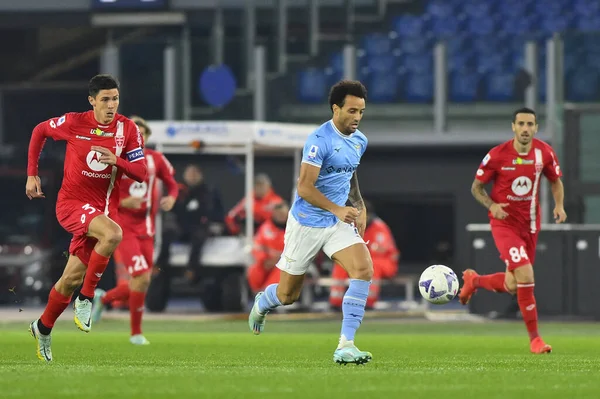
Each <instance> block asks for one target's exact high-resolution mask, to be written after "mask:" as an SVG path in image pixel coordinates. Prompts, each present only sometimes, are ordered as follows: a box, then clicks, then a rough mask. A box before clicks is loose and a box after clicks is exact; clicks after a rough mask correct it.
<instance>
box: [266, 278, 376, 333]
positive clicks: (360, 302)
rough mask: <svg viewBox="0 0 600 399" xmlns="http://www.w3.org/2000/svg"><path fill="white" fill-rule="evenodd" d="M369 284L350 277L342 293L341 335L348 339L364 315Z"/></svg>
mask: <svg viewBox="0 0 600 399" xmlns="http://www.w3.org/2000/svg"><path fill="white" fill-rule="evenodd" d="M370 285H371V282H370V281H364V280H356V279H352V280H350V285H349V286H348V291H346V294H345V295H344V300H343V302H342V313H343V315H344V318H343V319H342V335H343V336H344V337H345V338H346V339H347V340H348V341H354V335H355V334H356V330H358V327H360V323H361V322H362V319H363V316H364V315H365V306H366V305H367V296H368V295H369V286H370ZM261 299H262V298H261Z"/></svg>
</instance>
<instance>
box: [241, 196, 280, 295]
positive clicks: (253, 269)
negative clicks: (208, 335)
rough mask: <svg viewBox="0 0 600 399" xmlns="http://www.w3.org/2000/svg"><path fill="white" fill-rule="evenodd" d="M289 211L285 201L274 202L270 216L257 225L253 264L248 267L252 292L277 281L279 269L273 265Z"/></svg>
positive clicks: (278, 256) (278, 251) (278, 255)
mask: <svg viewBox="0 0 600 399" xmlns="http://www.w3.org/2000/svg"><path fill="white" fill-rule="evenodd" d="M289 211H290V208H289V206H288V205H287V204H286V203H285V202H280V203H278V204H276V205H275V206H274V207H273V213H272V214H271V218H270V219H269V220H267V221H265V222H264V223H263V224H262V225H261V226H260V227H259V229H258V232H257V233H256V235H255V236H254V248H253V249H252V255H253V256H254V264H253V265H252V266H250V268H249V269H248V285H250V289H251V290H252V293H253V294H256V293H257V292H259V291H262V290H264V289H265V288H266V287H267V286H268V285H271V284H274V283H277V282H278V281H279V269H278V268H276V267H275V265H276V264H277V262H278V261H279V258H281V253H282V252H283V236H284V234H285V225H286V223H287V218H288V212H289Z"/></svg>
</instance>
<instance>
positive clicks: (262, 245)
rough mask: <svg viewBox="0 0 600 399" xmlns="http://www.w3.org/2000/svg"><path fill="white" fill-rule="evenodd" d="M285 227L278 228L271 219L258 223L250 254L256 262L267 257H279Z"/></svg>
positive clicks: (262, 261) (259, 262)
mask: <svg viewBox="0 0 600 399" xmlns="http://www.w3.org/2000/svg"><path fill="white" fill-rule="evenodd" d="M284 235H285V229H279V228H277V226H275V224H274V223H273V221H271V219H269V220H266V221H265V222H264V223H263V224H261V225H260V227H259V228H258V231H257V232H256V235H255V236H254V247H253V248H252V255H253V256H254V260H255V261H256V263H258V264H261V265H262V264H263V263H264V262H265V261H266V260H267V259H269V258H270V259H279V257H280V256H281V253H282V252H283V246H284V245H283V244H284V242H283V241H284V240H283V237H284Z"/></svg>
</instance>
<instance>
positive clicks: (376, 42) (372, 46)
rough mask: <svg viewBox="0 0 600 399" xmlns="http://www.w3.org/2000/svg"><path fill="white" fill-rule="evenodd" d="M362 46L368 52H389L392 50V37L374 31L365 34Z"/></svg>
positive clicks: (377, 53)
mask: <svg viewBox="0 0 600 399" xmlns="http://www.w3.org/2000/svg"><path fill="white" fill-rule="evenodd" d="M362 47H363V49H364V50H365V51H366V53H367V54H374V55H379V54H389V53H390V52H391V51H392V39H390V37H389V36H388V35H384V34H381V33H372V34H369V35H365V36H363V38H362Z"/></svg>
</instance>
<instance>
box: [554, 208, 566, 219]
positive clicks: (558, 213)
mask: <svg viewBox="0 0 600 399" xmlns="http://www.w3.org/2000/svg"><path fill="white" fill-rule="evenodd" d="M553 214H554V221H555V223H563V222H564V221H565V220H567V212H565V208H563V207H562V206H556V207H554V212H553Z"/></svg>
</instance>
